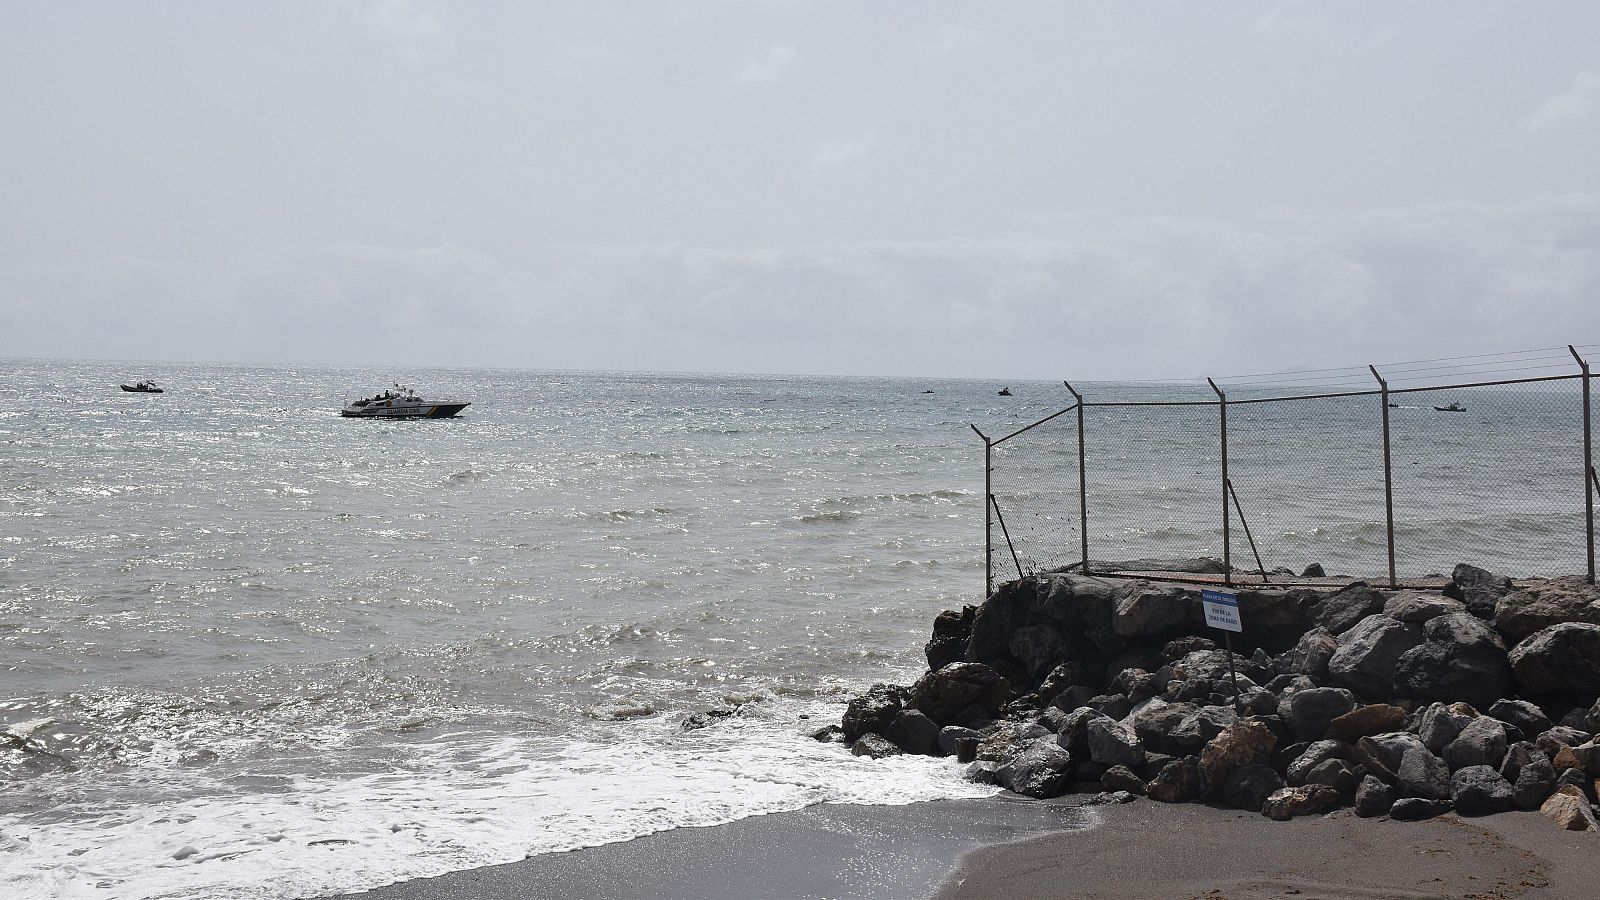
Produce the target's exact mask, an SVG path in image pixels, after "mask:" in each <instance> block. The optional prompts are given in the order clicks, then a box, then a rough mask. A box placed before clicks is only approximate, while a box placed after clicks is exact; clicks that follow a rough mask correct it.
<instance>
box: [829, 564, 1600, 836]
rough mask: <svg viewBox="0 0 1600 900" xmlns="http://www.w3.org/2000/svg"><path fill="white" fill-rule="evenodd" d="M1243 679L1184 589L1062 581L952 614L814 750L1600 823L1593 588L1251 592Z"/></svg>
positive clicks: (1077, 783)
mask: <svg viewBox="0 0 1600 900" xmlns="http://www.w3.org/2000/svg"><path fill="white" fill-rule="evenodd" d="M1238 597H1239V605H1240V613H1241V617H1242V619H1243V622H1244V632H1243V633H1242V634H1239V635H1235V636H1234V639H1235V652H1234V655H1233V660H1232V662H1233V667H1234V670H1235V671H1236V673H1237V686H1238V694H1237V696H1236V695H1235V693H1234V682H1233V681H1232V679H1230V677H1229V666H1228V663H1229V657H1228V654H1227V652H1226V651H1224V650H1219V649H1218V648H1217V647H1216V645H1215V644H1214V643H1213V642H1212V640H1211V638H1212V637H1213V636H1216V635H1217V634H1218V633H1217V632H1213V631H1210V630H1208V629H1207V628H1206V627H1205V624H1204V617H1203V611H1202V607H1201V603H1200V596H1199V591H1198V589H1197V588H1193V587H1190V586H1185V585H1179V584H1171V583H1161V582H1152V581H1144V580H1133V579H1112V578H1097V577H1090V576H1083V575H1076V574H1068V573H1049V574H1041V575H1037V576H1030V577H1027V578H1023V579H1020V580H1018V581H1014V582H1010V583H1008V584H1005V585H1003V586H1002V587H1001V588H1000V590H999V591H997V592H996V593H995V594H994V596H992V597H990V598H989V599H988V600H987V601H985V602H984V603H983V605H982V606H978V607H972V606H968V607H966V608H965V609H962V610H960V611H948V612H944V613H941V614H940V615H939V617H938V618H937V619H936V620H935V621H934V625H933V637H932V640H930V641H929V642H928V645H927V657H928V665H929V671H928V672H927V674H925V675H923V676H922V677H921V678H919V679H918V680H917V681H916V683H914V684H911V685H887V684H884V685H875V686H873V687H872V689H871V690H869V691H868V692H867V693H865V694H863V695H862V696H859V697H857V698H855V699H854V700H852V701H851V702H850V705H849V708H848V710H847V712H846V713H845V715H844V719H843V722H842V723H841V724H840V725H839V726H830V727H829V728H827V729H824V730H823V731H822V732H819V733H818V734H817V737H818V738H819V739H824V740H841V741H844V742H846V743H848V744H849V745H850V746H851V748H852V750H853V752H855V753H857V754H859V755H866V756H873V757H882V756H885V755H890V754H896V753H918V754H930V755H935V756H954V757H956V758H957V759H958V760H960V761H961V762H963V763H965V764H966V768H965V773H966V776H967V777H968V778H971V779H973V780H977V781H983V782H989V783H994V784H997V785H1000V786H1002V787H1004V788H1006V789H1009V790H1011V791H1014V792H1016V793H1018V794H1023V795H1026V796H1029V797H1038V798H1047V797H1055V796H1059V795H1062V794H1067V793H1074V792H1092V793H1095V794H1097V795H1099V798H1100V799H1102V800H1118V801H1127V800H1131V799H1134V798H1137V797H1139V796H1144V797H1148V798H1150V799H1152V800H1157V801H1161V802H1166V803H1183V802H1192V801H1197V802H1210V803H1222V804H1226V805H1229V806H1233V807H1237V808H1239V809H1245V810H1252V811H1259V812H1261V813H1263V814H1264V815H1267V816H1270V817H1272V818H1274V819H1289V818H1292V817H1294V816H1300V815H1308V814H1316V813H1323V812H1327V811H1330V810H1333V809H1336V808H1340V807H1353V808H1354V811H1355V813H1356V814H1357V815H1360V816H1381V815H1388V816H1390V817H1392V818H1395V819H1420V818H1427V817H1431V816H1436V815H1439V814H1441V813H1444V812H1447V811H1452V810H1453V811H1456V812H1458V813H1461V814H1466V815H1479V814H1487V813H1495V812H1501V811H1508V810H1513V809H1525V810H1533V809H1537V810H1541V811H1542V812H1543V813H1544V815H1546V816H1547V817H1549V818H1550V819H1551V820H1553V821H1555V822H1556V823H1558V824H1559V825H1561V826H1562V827H1565V828H1569V829H1575V830H1596V829H1600V822H1597V810H1596V807H1595V802H1596V799H1597V797H1596V791H1597V788H1600V743H1596V740H1595V738H1596V734H1597V732H1600V702H1597V695H1600V590H1597V589H1596V588H1595V587H1594V586H1592V585H1589V584H1587V583H1585V582H1584V580H1583V579H1581V578H1558V579H1549V580H1532V581H1526V582H1522V583H1518V584H1513V583H1512V582H1511V581H1510V580H1509V579H1507V578H1503V577H1500V576H1496V575H1493V574H1492V573H1489V572H1486V571H1484V570H1482V569H1478V568H1474V567H1472V566H1468V565H1461V566H1457V567H1456V569H1455V571H1454V573H1453V577H1452V580H1451V582H1450V584H1449V585H1447V586H1446V587H1445V588H1444V589H1443V591H1441V592H1420V591H1386V590H1379V589H1377V588H1375V587H1373V586H1372V585H1369V584H1367V583H1364V582H1356V583H1352V584H1349V585H1347V586H1345V587H1343V588H1341V589H1337V590H1335V589H1331V588H1329V589H1303V588H1302V589H1282V588H1271V587H1267V588H1251V589H1242V590H1240V591H1239V592H1238Z"/></svg>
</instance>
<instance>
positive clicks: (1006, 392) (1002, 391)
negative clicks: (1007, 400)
mask: <svg viewBox="0 0 1600 900" xmlns="http://www.w3.org/2000/svg"><path fill="white" fill-rule="evenodd" d="M1000 396H1002V397H1009V396H1011V388H1008V387H1003V388H1001V389H1000Z"/></svg>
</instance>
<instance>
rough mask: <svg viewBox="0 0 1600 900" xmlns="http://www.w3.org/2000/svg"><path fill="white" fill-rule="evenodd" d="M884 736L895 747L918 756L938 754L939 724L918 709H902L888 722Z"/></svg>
mask: <svg viewBox="0 0 1600 900" xmlns="http://www.w3.org/2000/svg"><path fill="white" fill-rule="evenodd" d="M884 737H886V738H888V739H889V740H891V741H894V744H895V746H896V747H899V748H900V749H901V750H904V751H905V752H907V753H914V754H916V755H918V756H938V755H939V726H938V724H937V723H935V722H934V721H933V720H932V719H930V718H928V717H927V716H926V715H923V713H922V712H921V711H919V710H915V709H902V710H900V712H899V713H897V714H895V717H894V721H893V722H890V723H889V731H888V733H887V734H885V735H884Z"/></svg>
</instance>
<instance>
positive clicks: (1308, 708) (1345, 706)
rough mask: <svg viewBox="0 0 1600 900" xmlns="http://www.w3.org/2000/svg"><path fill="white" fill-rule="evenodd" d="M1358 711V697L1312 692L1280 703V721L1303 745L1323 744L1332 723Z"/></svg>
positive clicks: (1328, 690) (1336, 690) (1299, 693)
mask: <svg viewBox="0 0 1600 900" xmlns="http://www.w3.org/2000/svg"><path fill="white" fill-rule="evenodd" d="M1355 708H1356V701H1355V697H1353V696H1351V694H1350V692H1349V691H1347V690H1344V689H1343V688H1325V687H1324V688H1311V689H1309V690H1304V691H1297V692H1295V693H1294V694H1291V695H1289V696H1287V697H1285V698H1283V699H1282V700H1280V701H1278V718H1280V719H1282V720H1283V721H1284V722H1285V723H1287V724H1288V726H1289V728H1290V729H1292V730H1293V731H1294V734H1295V737H1297V738H1299V739H1300V740H1302V741H1319V740H1322V737H1323V735H1324V734H1326V733H1327V731H1328V723H1329V722H1332V721H1333V720H1334V719H1337V718H1338V717H1340V716H1342V715H1344V714H1345V713H1348V712H1350V711H1351V710H1353V709H1355Z"/></svg>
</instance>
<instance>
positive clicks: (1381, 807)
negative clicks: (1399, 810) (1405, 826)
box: [1355, 775, 1394, 819]
mask: <svg viewBox="0 0 1600 900" xmlns="http://www.w3.org/2000/svg"><path fill="white" fill-rule="evenodd" d="M1355 805H1356V815H1358V816H1360V817H1361V818H1363V819H1370V818H1372V817H1374V816H1382V815H1387V814H1388V812H1389V807H1390V806H1393V805H1394V788H1392V787H1390V786H1389V785H1387V784H1385V783H1383V781H1381V780H1380V779H1378V778H1377V777H1375V776H1372V775H1367V776H1365V777H1364V778H1362V779H1361V784H1360V785H1358V786H1357V787H1356V804H1355Z"/></svg>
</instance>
